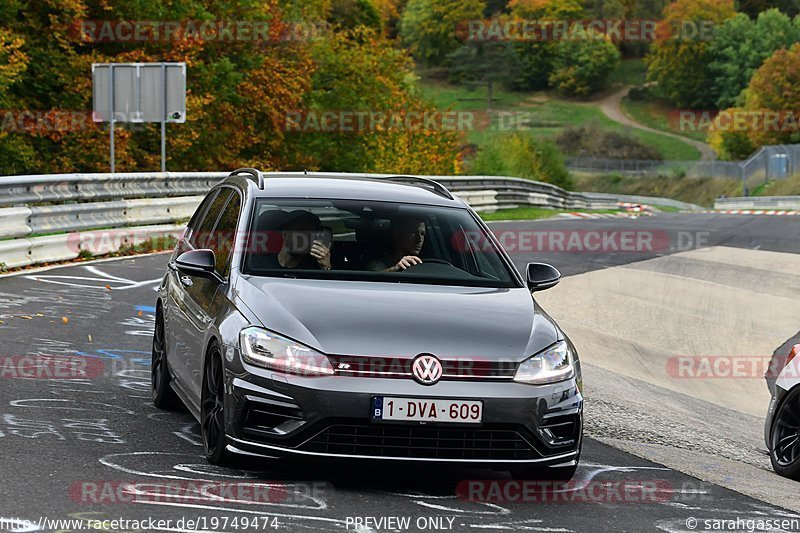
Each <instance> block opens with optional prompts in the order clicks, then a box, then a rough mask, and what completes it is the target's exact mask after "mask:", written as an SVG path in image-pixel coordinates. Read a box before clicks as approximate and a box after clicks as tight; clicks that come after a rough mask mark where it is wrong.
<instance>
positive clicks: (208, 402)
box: [200, 344, 231, 465]
mask: <svg viewBox="0 0 800 533" xmlns="http://www.w3.org/2000/svg"><path fill="white" fill-rule="evenodd" d="M200 434H201V436H202V440H203V450H204V451H205V454H206V459H207V460H208V462H209V463H211V464H213V465H225V464H228V463H230V461H231V455H230V453H228V451H227V450H226V449H225V446H226V445H227V443H226V442H225V384H224V369H223V363H222V353H221V352H220V350H219V347H218V346H217V345H216V344H214V345H212V346H211V348H209V351H208V356H207V357H206V363H205V369H204V371H203V389H202V397H201V401H200Z"/></svg>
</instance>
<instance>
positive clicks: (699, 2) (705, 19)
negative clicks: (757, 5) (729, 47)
mask: <svg viewBox="0 0 800 533" xmlns="http://www.w3.org/2000/svg"><path fill="white" fill-rule="evenodd" d="M735 14H736V12H735V10H734V7H733V0H677V1H675V2H673V3H672V4H670V5H668V6H667V7H666V8H664V17H663V19H662V20H661V21H660V22H659V24H658V26H657V28H656V39H655V42H654V43H653V46H652V48H651V51H650V53H649V54H648V56H647V57H646V58H645V60H646V63H647V69H648V70H647V77H648V79H649V80H651V81H655V82H657V83H658V89H657V91H658V92H659V93H660V94H661V95H663V96H664V97H666V98H667V99H669V100H670V101H671V102H672V103H673V104H675V105H676V106H678V107H689V108H707V107H709V106H712V105H713V104H714V99H713V95H712V93H711V92H710V91H709V90H708V88H709V87H710V86H711V85H712V83H713V80H712V75H711V72H710V69H709V66H708V65H709V63H710V60H711V57H710V54H709V47H710V46H711V41H712V39H713V31H714V29H715V27H717V26H719V25H720V24H722V23H723V22H725V21H726V20H728V19H729V18H731V17H733V16H735Z"/></svg>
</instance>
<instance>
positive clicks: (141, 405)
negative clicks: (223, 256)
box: [0, 214, 800, 532]
mask: <svg viewBox="0 0 800 533" xmlns="http://www.w3.org/2000/svg"><path fill="white" fill-rule="evenodd" d="M799 222H800V220H798V218H796V217H789V218H781V217H767V216H763V217H745V216H742V217H739V216H716V215H672V214H662V215H658V216H654V217H651V218H641V219H637V220H627V219H601V220H559V221H542V222H510V223H499V224H495V225H494V228H495V230H497V231H506V232H510V234H512V237H511V238H512V240H513V239H519V238H520V237H519V236H518V235H517V236H516V237H514V236H513V235H515V234H523V233H525V232H531V231H536V232H538V231H547V232H548V233H558V232H564V231H566V232H567V233H569V232H578V234H579V235H583V236H585V233H581V232H589V231H605V232H614V231H617V230H618V231H629V230H636V231H649V232H653V233H656V234H657V237H656V239H655V241H654V242H655V243H656V245H655V246H647V242H645V243H644V246H643V247H642V248H640V249H636V250H632V251H631V250H625V251H622V250H619V251H613V250H612V251H608V250H607V251H603V252H592V251H590V250H586V249H583V250H578V249H577V248H574V249H572V250H564V249H563V248H559V246H560V245H559V244H558V243H555V244H554V243H552V242H550V241H549V240H547V241H546V242H545V245H544V246H539V247H537V248H536V249H532V248H530V245H529V242H528V241H525V242H526V243H528V244H525V245H524V246H523V245H518V246H517V249H515V250H513V255H514V259H515V261H516V262H517V263H518V265H519V266H522V265H524V263H525V262H527V261H529V260H533V259H536V260H542V261H549V262H552V263H553V264H555V265H557V266H558V267H559V268H560V269H561V270H562V271H563V272H564V274H565V275H575V274H579V273H584V272H587V271H592V270H596V269H601V268H607V267H609V266H618V265H623V264H626V263H630V262H633V261H640V260H643V259H648V258H652V257H657V256H660V255H667V254H671V253H674V252H677V251H681V250H684V249H687V247H688V248H691V247H693V246H697V245H698V243H699V245H700V246H710V245H725V246H732V247H742V248H751V249H764V250H772V251H783V252H791V253H800V223H799ZM525 238H526V239H528V238H530V237H529V236H526V237H525ZM616 238H617V237H611V238H610V239H611V240H612V241H613V239H616ZM545 239H550V236H549V235H548V236H546V237H545ZM690 239H692V243H690V242H689V240H690ZM698 239H699V240H698ZM612 241H609V242H608V243H606V244H607V246H606V247H613V246H614V244H613V243H612ZM587 242H589V243H590V246H593V244H592V243H594V242H595V241H592V240H591V239H590V240H589V241H587V240H585V239H584V241H583V244H580V243H578V244H576V246H585V245H586V243H587ZM619 242H620V243H621V242H622V241H619ZM543 248H544V249H543ZM166 259H167V256H166V255H163V254H161V255H152V256H145V257H137V258H126V259H119V260H114V261H108V262H96V263H92V264H90V265H80V264H76V265H69V266H64V267H58V268H54V269H49V270H45V271H37V272H30V273H24V274H22V275H15V276H11V277H3V278H0V321H2V323H0V356H3V357H5V358H9V357H11V358H14V357H20V356H42V357H47V356H65V355H66V356H76V357H80V358H82V360H84V361H86V363H87V369H88V370H87V372H89V373H90V374H91V375H92V377H91V378H87V379H77V380H76V379H60V378H59V379H38V378H25V379H23V378H20V377H19V376H13V375H10V371H8V369H5V371H4V370H3V369H0V371H2V372H3V374H0V376H2V377H0V450H2V463H0V465H1V466H0V475H1V476H2V477H1V478H0V479H2V483H0V494H1V495H2V498H0V531H65V532H66V531H80V530H82V529H81V526H80V525H78V524H77V522H76V523H73V524H67V523H62V524H57V523H53V522H51V523H43V522H41V520H42V519H43V518H46V519H49V520H52V521H55V520H78V521H81V520H82V521H83V522H81V524H82V526H83V528H84V529H83V530H86V526H87V525H91V524H94V525H98V524H97V523H96V522H92V521H98V520H115V519H123V520H129V521H131V522H128V523H122V524H111V523H106V524H105V526H106V529H107V530H114V531H148V530H151V531H152V530H157V531H191V530H206V531H242V530H245V529H246V530H248V531H258V530H264V531H348V530H349V531H364V532H366V531H376V532H377V531H381V532H384V531H386V532H388V531H485V530H490V531H548V532H569V531H604V530H608V531H637V532H638V531H672V532H678V531H704V530H712V529H713V530H716V531H737V530H738V531H747V530H748V529H750V530H764V531H776V530H786V531H798V530H800V527H798V524H797V523H795V524H794V527H791V526H786V525H782V528H781V527H773V526H774V525H775V524H774V523H772V524H766V523H765V522H764V521H765V520H781V519H786V520H789V519H792V518H794V519H800V517H798V516H797V515H795V514H793V513H791V512H788V511H785V510H783V509H780V508H778V507H775V506H771V505H768V504H765V503H763V502H761V501H759V500H756V499H752V498H749V497H746V496H743V495H741V494H738V493H736V492H733V491H731V490H728V489H725V488H722V487H720V486H717V485H713V484H709V483H704V482H701V481H699V480H698V479H696V478H693V477H690V476H687V475H685V474H682V473H680V472H677V471H675V470H671V469H668V468H665V467H663V466H661V465H659V464H655V463H651V462H648V461H645V460H643V459H640V458H638V457H635V456H633V455H630V454H628V453H625V452H623V451H621V450H618V449H616V448H612V447H609V446H606V445H604V444H602V443H600V442H598V441H596V440H593V439H592V438H591V437H590V436H589V437H587V438H586V440H585V442H584V447H583V456H582V458H581V466H580V468H579V470H578V473H577V475H576V478H575V480H574V482H573V483H572V484H570V485H568V486H566V487H565V488H564V489H562V491H561V492H559V493H555V494H554V493H548V494H549V500H551V501H548V502H541V501H537V500H539V499H541V498H542V494H541V493H540V492H537V491H536V490H531V491H530V492H529V493H528V494H527V495H525V496H524V497H521V496H520V493H519V491H517V490H516V486H515V485H511V484H509V481H510V478H509V477H508V476H507V475H506V474H505V473H503V472H492V471H489V470H461V469H459V470H454V469H447V468H436V469H432V468H431V467H428V466H423V467H419V468H416V467H415V468H408V467H405V468H389V467H383V466H379V465H374V464H366V463H349V464H341V465H330V466H319V465H302V464H288V465H275V464H272V463H269V462H260V461H250V460H242V461H241V465H240V468H237V469H228V468H217V467H212V466H209V465H208V464H206V462H205V460H204V459H203V457H202V448H201V445H200V442H199V437H198V425H197V424H196V423H195V421H194V419H193V418H192V417H191V415H190V414H189V413H188V412H187V411H175V412H162V411H159V410H157V409H155V408H154V407H153V406H152V403H151V401H150V397H149V359H150V342H151V335H152V330H153V324H154V308H153V305H154V299H155V290H154V289H155V286H156V284H157V282H158V281H159V279H160V277H161V276H162V274H163V271H164V268H165V264H166ZM553 290H554V291H557V290H558V288H556V289H553ZM578 348H579V349H580V346H579V347H578ZM774 348H777V346H776V347H774ZM7 360H8V359H6V361H7ZM49 377H52V375H50V376H49ZM630 394H631V395H636V394H637V391H636V390H631V391H630ZM587 401H591V400H587ZM480 480H482V484H478V483H476V482H477V481H480ZM470 483H471V484H470ZM131 484H135V485H134V486H135V489H132V488H131V486H132V485H131ZM465 487H468V488H472V489H475V487H478V488H479V489H480V490H476V491H475V492H469V490H468V489H465ZM170 491H172V492H170ZM170 494H172V496H170ZM470 496H471V497H470ZM486 496H489V497H490V499H489V501H480V500H481V498H482V497H484V498H485V497H486ZM520 500H522V501H520ZM553 500H555V501H553ZM737 519H739V520H740V523H739V524H731V523H730V522H726V521H731V520H733V521H735V520H737ZM149 520H165V521H166V520H171V522H169V523H167V522H162V523H160V524H158V523H156V522H150V523H146V522H147V521H149ZM187 520H199V522H197V523H194V524H192V523H188V522H187ZM746 520H749V521H751V522H744V521H746ZM137 521H143V522H145V523H137ZM114 526H117V527H114ZM151 526H153V527H151ZM245 526H248V527H245Z"/></svg>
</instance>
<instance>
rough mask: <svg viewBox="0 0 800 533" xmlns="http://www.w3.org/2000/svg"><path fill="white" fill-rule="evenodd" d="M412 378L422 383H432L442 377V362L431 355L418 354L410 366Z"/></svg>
mask: <svg viewBox="0 0 800 533" xmlns="http://www.w3.org/2000/svg"><path fill="white" fill-rule="evenodd" d="M411 372H412V373H413V374H414V379H415V380H417V382H419V383H422V384H423V385H433V384H434V383H436V382H437V381H439V379H441V377H442V363H441V362H440V361H439V360H438V359H437V358H436V356H433V355H428V354H425V355H419V356H417V358H416V359H414V364H413V365H412V366H411Z"/></svg>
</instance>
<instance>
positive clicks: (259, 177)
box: [228, 168, 264, 191]
mask: <svg viewBox="0 0 800 533" xmlns="http://www.w3.org/2000/svg"><path fill="white" fill-rule="evenodd" d="M240 174H247V176H248V177H249V178H250V179H252V180H253V181H254V182H256V184H257V185H258V188H259V189H261V190H262V191H263V190H264V174H263V173H262V172H261V171H260V170H257V169H255V168H237V169H236V170H234V171H233V172H231V173H230V174H228V177H231V176H239V175H240Z"/></svg>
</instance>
